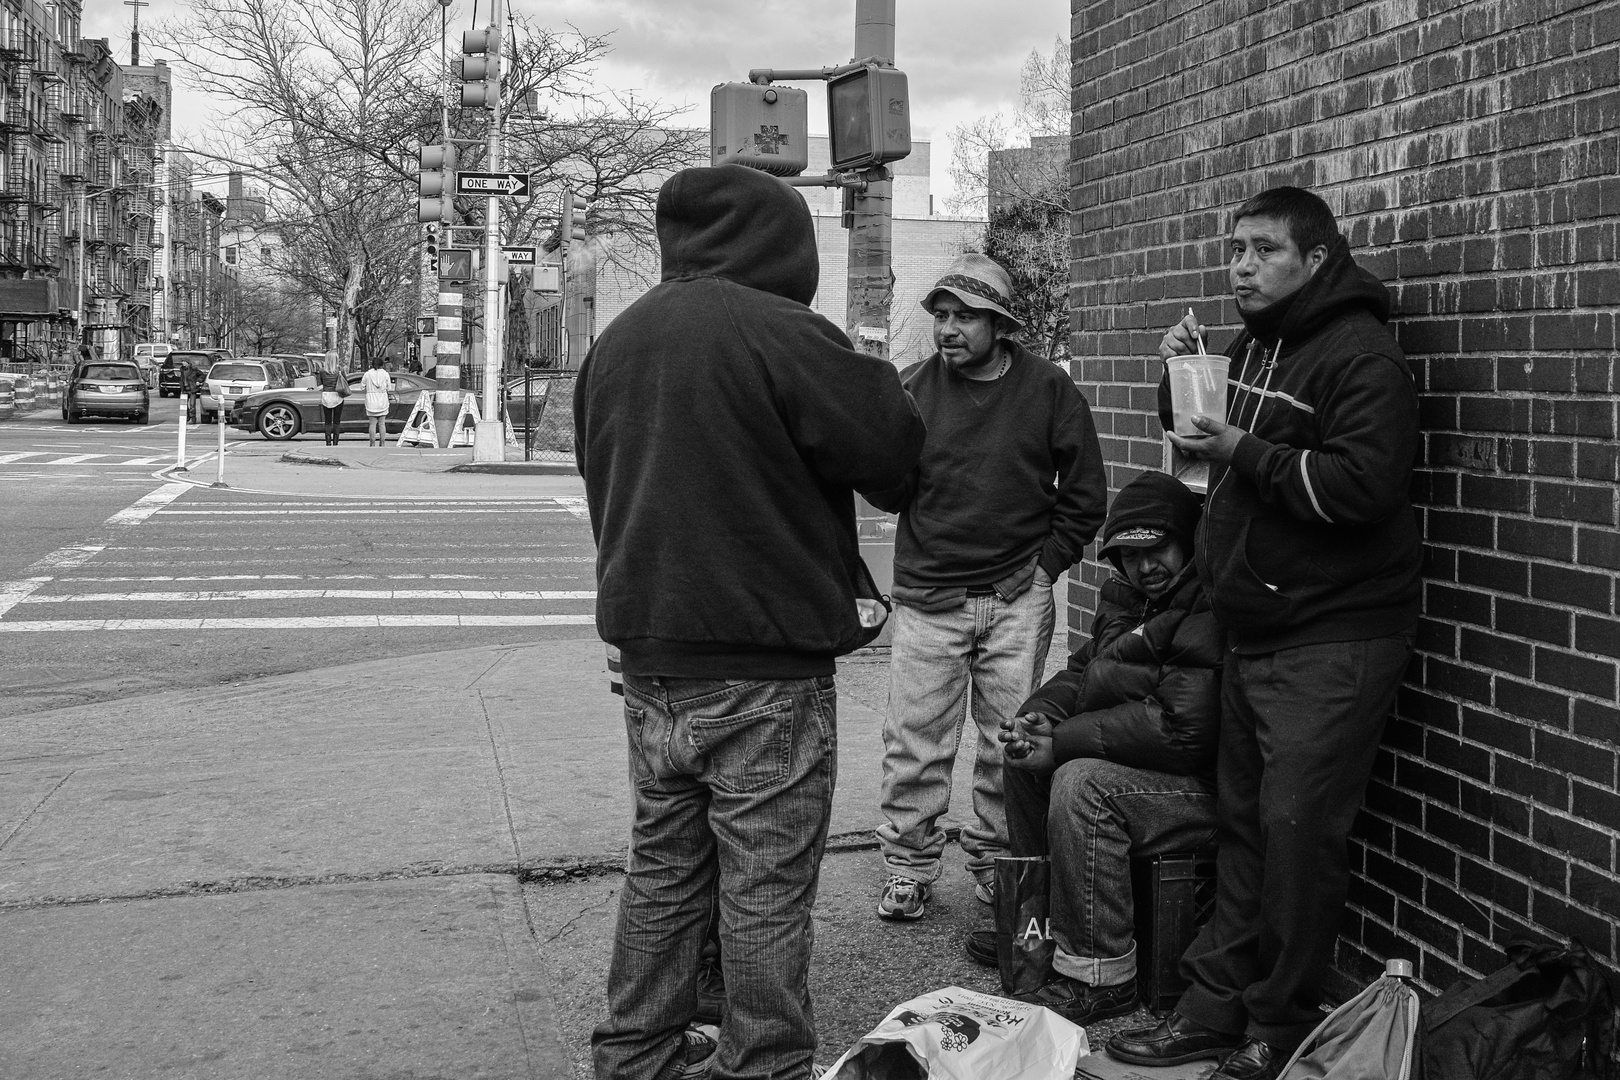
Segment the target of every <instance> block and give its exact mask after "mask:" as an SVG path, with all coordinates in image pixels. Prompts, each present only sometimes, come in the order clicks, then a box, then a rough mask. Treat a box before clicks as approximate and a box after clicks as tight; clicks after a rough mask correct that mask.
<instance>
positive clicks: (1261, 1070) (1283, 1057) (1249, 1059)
mask: <svg viewBox="0 0 1620 1080" xmlns="http://www.w3.org/2000/svg"><path fill="white" fill-rule="evenodd" d="M1286 1064H1288V1055H1287V1054H1284V1053H1283V1052H1282V1051H1280V1050H1278V1049H1277V1048H1276V1047H1275V1046H1272V1045H1271V1044H1270V1043H1263V1042H1261V1041H1260V1040H1259V1039H1256V1038H1253V1037H1250V1038H1247V1039H1244V1040H1243V1045H1242V1046H1240V1047H1238V1048H1237V1049H1236V1050H1234V1051H1232V1052H1231V1053H1230V1054H1227V1055H1226V1060H1224V1061H1222V1062H1221V1067H1220V1068H1218V1069H1216V1070H1215V1071H1214V1072H1213V1073H1211V1074H1210V1077H1209V1080H1277V1077H1279V1076H1281V1075H1282V1070H1283V1066H1284V1065H1286Z"/></svg>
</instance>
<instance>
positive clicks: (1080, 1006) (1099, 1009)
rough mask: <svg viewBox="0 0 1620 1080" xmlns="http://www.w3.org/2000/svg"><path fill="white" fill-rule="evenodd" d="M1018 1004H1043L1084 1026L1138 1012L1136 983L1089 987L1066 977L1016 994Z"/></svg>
mask: <svg viewBox="0 0 1620 1080" xmlns="http://www.w3.org/2000/svg"><path fill="white" fill-rule="evenodd" d="M1014 997H1016V998H1017V999H1018V1000H1019V1001H1027V1002H1029V1003H1030V1004H1031V1005H1044V1006H1046V1007H1047V1008H1048V1009H1051V1010H1052V1011H1053V1012H1055V1013H1057V1014H1058V1015H1059V1016H1061V1017H1063V1019H1065V1020H1068V1021H1069V1022H1071V1023H1075V1024H1079V1025H1081V1026H1082V1027H1084V1026H1085V1025H1086V1024H1091V1023H1095V1022H1096V1021H1098V1020H1107V1019H1110V1018H1111V1017H1115V1016H1124V1015H1125V1014H1126V1013H1131V1012H1135V1011H1136V980H1135V979H1131V980H1130V981H1129V982H1123V983H1120V984H1119V985H1118V986H1088V985H1087V984H1085V983H1083V982H1081V981H1080V980H1078V979H1071V978H1069V977H1068V976H1067V975H1055V976H1053V978H1052V980H1051V981H1050V982H1048V983H1047V984H1046V985H1045V986H1043V987H1041V988H1040V989H1039V990H1037V991H1035V992H1034V993H1032V994H1015V995H1014Z"/></svg>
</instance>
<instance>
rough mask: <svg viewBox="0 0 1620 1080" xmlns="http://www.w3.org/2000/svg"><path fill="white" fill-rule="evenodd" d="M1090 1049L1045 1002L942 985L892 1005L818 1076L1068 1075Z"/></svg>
mask: <svg viewBox="0 0 1620 1080" xmlns="http://www.w3.org/2000/svg"><path fill="white" fill-rule="evenodd" d="M1090 1052H1091V1047H1090V1045H1089V1044H1088V1043H1087V1042H1086V1032H1085V1029H1084V1028H1081V1027H1079V1026H1078V1025H1075V1024H1071V1023H1070V1022H1069V1021H1067V1020H1065V1019H1063V1017H1061V1016H1059V1015H1058V1014H1057V1013H1055V1012H1053V1011H1052V1010H1050V1009H1045V1008H1042V1007H1041V1006H1039V1005H1028V1004H1025V1003H1024V1002H1022V1001H1013V1000H1011V999H1009V998H1000V997H993V996H991V995H989V994H979V993H975V992H974V991H972V990H964V989H962V988H961V987H960V986H947V987H945V988H944V989H942V990H935V991H934V992H933V993H929V994H924V995H922V996H921V997H915V998H912V999H911V1000H910V1001H907V1002H905V1003H904V1004H902V1005H900V1006H898V1007H897V1008H895V1009H894V1011H892V1012H890V1013H889V1015H888V1016H887V1017H885V1018H884V1020H883V1023H881V1024H879V1025H878V1026H877V1027H875V1028H873V1029H872V1030H871V1031H869V1032H867V1033H866V1034H865V1035H863V1036H861V1038H860V1039H859V1040H858V1041H857V1042H856V1043H855V1045H854V1046H852V1047H850V1048H849V1049H848V1050H847V1051H845V1052H844V1056H843V1057H841V1058H839V1059H838V1061H837V1062H836V1063H834V1065H833V1067H832V1068H831V1069H829V1070H827V1072H826V1074H825V1075H824V1076H823V1077H822V1080H925V1078H926V1080H1070V1077H1072V1076H1073V1075H1074V1068H1075V1063H1076V1062H1078V1061H1079V1060H1080V1059H1081V1058H1082V1057H1084V1056H1086V1055H1087V1054H1089V1053H1090Z"/></svg>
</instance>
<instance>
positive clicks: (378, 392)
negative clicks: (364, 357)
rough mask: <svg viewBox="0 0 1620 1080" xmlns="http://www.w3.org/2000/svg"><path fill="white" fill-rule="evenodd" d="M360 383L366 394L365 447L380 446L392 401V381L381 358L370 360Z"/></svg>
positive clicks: (385, 430) (385, 431) (384, 434)
mask: <svg viewBox="0 0 1620 1080" xmlns="http://www.w3.org/2000/svg"><path fill="white" fill-rule="evenodd" d="M360 383H361V386H362V387H363V388H364V389H365V392H366V445H367V446H381V445H383V438H384V436H386V435H387V434H388V431H387V424H386V421H387V420H388V406H389V405H391V404H392V403H393V401H394V380H393V379H392V378H390V377H389V375H388V372H387V370H386V369H385V368H384V367H383V358H382V357H380V356H376V357H373V358H372V360H371V367H369V368H367V369H366V373H365V375H363V376H362V377H361V379H360Z"/></svg>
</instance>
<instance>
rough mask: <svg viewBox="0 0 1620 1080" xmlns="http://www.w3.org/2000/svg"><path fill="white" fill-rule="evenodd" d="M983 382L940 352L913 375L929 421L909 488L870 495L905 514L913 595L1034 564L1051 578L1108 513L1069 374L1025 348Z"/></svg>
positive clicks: (901, 547) (901, 548)
mask: <svg viewBox="0 0 1620 1080" xmlns="http://www.w3.org/2000/svg"><path fill="white" fill-rule="evenodd" d="M1006 344H1007V345H1008V346H1009V347H1010V348H1012V349H1013V359H1012V364H1011V366H1009V367H1008V369H1007V373H1006V374H1005V375H1003V376H1002V377H1001V378H999V379H993V380H989V381H986V382H976V381H974V380H972V379H966V378H963V377H962V376H960V375H958V374H956V373H955V372H954V371H952V370H951V369H950V367H949V366H948V365H947V364H946V363H945V361H944V360H942V359H941V358H940V355H939V354H938V353H935V354H934V355H933V356H931V357H929V358H928V359H927V360H924V361H923V362H922V363H920V364H918V365H916V366H915V367H913V368H912V369H911V370H910V371H908V372H906V376H905V379H904V382H905V387H906V389H907V390H909V391H911V395H912V397H914V398H916V400H917V407H918V408H919V409H920V410H921V411H922V416H923V419H924V420H925V421H927V423H928V439H927V441H926V442H925V443H924V444H923V452H922V460H921V461H920V462H919V464H918V466H917V468H916V469H914V470H912V472H911V474H910V475H909V476H908V477H907V478H906V482H905V483H904V484H903V485H901V486H899V487H897V488H894V489H891V490H887V491H875V492H873V491H868V492H867V493H866V497H867V499H868V500H870V501H871V503H872V504H873V505H874V506H876V507H878V508H879V509H882V510H887V511H889V512H890V513H898V514H899V515H900V528H899V532H898V534H897V535H896V537H895V548H894V580H895V583H896V584H898V585H908V586H912V587H915V588H932V587H936V586H957V587H962V586H965V587H968V588H978V587H984V586H988V585H991V584H993V583H995V582H997V581H1000V580H1001V579H1003V578H1005V577H1007V576H1008V575H1009V574H1012V573H1013V572H1014V571H1016V570H1018V569H1019V568H1021V567H1023V566H1024V565H1025V564H1027V563H1029V562H1030V561H1031V560H1032V559H1034V558H1035V557H1036V556H1037V555H1038V556H1039V557H1040V565H1041V568H1042V569H1044V570H1045V571H1046V573H1047V574H1048V576H1050V577H1051V578H1052V579H1053V580H1056V579H1057V577H1058V576H1059V575H1060V574H1062V573H1063V572H1064V571H1065V570H1067V569H1068V568H1069V567H1071V566H1073V565H1074V564H1075V563H1076V562H1077V561H1078V560H1079V558H1080V555H1081V553H1082V552H1083V551H1084V549H1085V546H1086V545H1087V544H1088V543H1090V542H1091V538H1092V537H1094V536H1095V535H1096V534H1097V529H1098V527H1099V526H1101V525H1102V523H1103V516H1104V513H1105V512H1106V510H1107V506H1108V481H1107V478H1106V477H1105V475H1104V473H1103V462H1102V452H1101V450H1100V449H1099V448H1098V446H1097V430H1096V428H1095V427H1094V426H1093V425H1092V422H1091V409H1090V408H1089V407H1088V406H1087V405H1086V399H1085V398H1084V397H1082V396H1081V394H1080V391H1079V390H1078V389H1077V388H1076V387H1075V385H1074V381H1073V380H1072V379H1070V378H1069V375H1068V373H1067V372H1065V371H1064V370H1063V369H1062V368H1060V367H1058V366H1056V365H1055V364H1052V363H1050V362H1048V361H1046V360H1043V359H1041V358H1040V357H1037V356H1034V355H1032V354H1031V353H1029V352H1028V351H1027V350H1025V349H1024V348H1023V347H1021V346H1019V345H1016V344H1014V343H1012V342H1010V341H1009V342H1007V343H1006Z"/></svg>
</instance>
